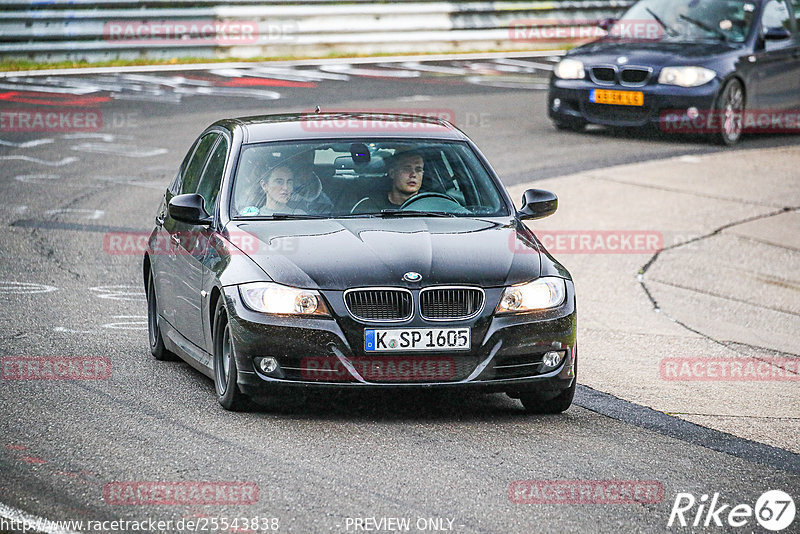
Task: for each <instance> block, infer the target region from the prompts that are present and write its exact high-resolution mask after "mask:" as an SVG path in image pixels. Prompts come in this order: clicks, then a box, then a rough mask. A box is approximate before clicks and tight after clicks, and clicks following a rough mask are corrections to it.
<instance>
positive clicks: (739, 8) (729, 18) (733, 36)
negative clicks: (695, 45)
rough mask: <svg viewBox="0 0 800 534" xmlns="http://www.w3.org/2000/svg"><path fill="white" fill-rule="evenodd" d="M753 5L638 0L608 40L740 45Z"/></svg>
mask: <svg viewBox="0 0 800 534" xmlns="http://www.w3.org/2000/svg"><path fill="white" fill-rule="evenodd" d="M755 11H756V4H755V3H753V2H751V1H747V0H641V1H640V2H637V3H636V4H635V5H634V6H632V7H631V8H630V9H629V10H628V11H627V12H626V13H625V15H623V16H622V18H621V19H620V20H619V21H617V23H616V24H615V25H614V27H612V28H611V29H610V30H609V36H610V37H612V38H614V37H621V38H625V37H626V36H628V37H629V36H634V37H636V36H642V37H643V38H644V39H646V40H656V41H683V42H686V41H689V42H692V41H703V40H708V39H713V40H719V41H726V42H732V43H741V42H744V40H745V39H746V38H747V35H748V34H749V32H750V28H751V27H752V25H753V17H754V15H755Z"/></svg>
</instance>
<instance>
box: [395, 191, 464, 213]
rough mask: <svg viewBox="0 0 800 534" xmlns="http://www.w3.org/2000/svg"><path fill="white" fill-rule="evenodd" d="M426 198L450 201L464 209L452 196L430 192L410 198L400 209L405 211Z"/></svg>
mask: <svg viewBox="0 0 800 534" xmlns="http://www.w3.org/2000/svg"><path fill="white" fill-rule="evenodd" d="M425 198H444V199H446V200H449V201H450V202H453V203H455V204H458V206H459V207H463V206H461V203H460V202H459V201H458V200H456V199H454V198H453V197H451V196H450V195H448V194H446V193H437V192H436V191H428V192H426V193H419V194H416V195H414V196H413V197H411V198H409V199H408V200H406V201H405V202H403V205H402V206H400V209H401V210H404V209H406V208H407V207H408V206H410V205H411V204H413V203H414V202H416V201H418V200H422V199H425Z"/></svg>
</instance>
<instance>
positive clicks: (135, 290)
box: [89, 285, 146, 301]
mask: <svg viewBox="0 0 800 534" xmlns="http://www.w3.org/2000/svg"><path fill="white" fill-rule="evenodd" d="M89 291H92V292H94V293H95V296H97V297H99V298H101V299H110V300H131V301H142V300H146V298H145V295H144V288H141V287H139V286H133V285H112V286H96V287H90V288H89Z"/></svg>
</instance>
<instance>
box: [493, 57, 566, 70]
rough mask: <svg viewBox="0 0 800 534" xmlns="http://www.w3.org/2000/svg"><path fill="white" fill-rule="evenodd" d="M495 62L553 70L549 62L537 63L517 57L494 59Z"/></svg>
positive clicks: (527, 68) (533, 68)
mask: <svg viewBox="0 0 800 534" xmlns="http://www.w3.org/2000/svg"><path fill="white" fill-rule="evenodd" d="M494 62H495V63H499V64H501V65H513V66H515V67H522V68H524V69H526V70H546V71H551V70H553V65H551V64H549V63H538V62H533V61H522V60H519V59H505V58H503V59H495V60H494Z"/></svg>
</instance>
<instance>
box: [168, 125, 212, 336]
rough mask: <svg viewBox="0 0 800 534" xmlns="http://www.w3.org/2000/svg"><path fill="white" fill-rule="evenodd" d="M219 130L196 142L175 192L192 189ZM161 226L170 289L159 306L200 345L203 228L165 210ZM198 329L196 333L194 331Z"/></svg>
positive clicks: (178, 328) (180, 192) (206, 160)
mask: <svg viewBox="0 0 800 534" xmlns="http://www.w3.org/2000/svg"><path fill="white" fill-rule="evenodd" d="M220 137H221V136H220V134H219V133H216V132H211V133H208V134H206V135H204V136H203V137H202V138H201V139H200V141H199V142H198V143H197V148H196V149H195V151H194V154H193V155H192V158H191V160H190V161H189V163H188V164H187V166H186V170H185V171H184V173H183V180H182V182H181V187H180V190H179V194H181V195H185V194H188V193H196V192H197V189H198V186H199V184H200V179H201V178H202V176H203V171H204V170H205V167H206V163H207V162H208V160H209V156H210V154H211V153H212V152H213V149H214V147H215V145H216V144H217V142H218V141H219V139H220ZM164 229H165V231H166V232H167V234H168V236H169V243H168V246H169V247H170V250H171V253H170V254H169V255H168V257H169V259H170V262H171V263H170V266H169V269H170V274H171V276H170V277H169V278H170V280H171V286H172V288H171V289H172V292H171V293H168V295H169V296H170V297H171V299H170V301H168V302H165V301H164V300H163V299H162V302H161V307H162V308H166V307H170V306H171V307H172V308H173V310H172V313H173V322H172V325H173V326H174V327H175V328H176V329H177V330H178V332H180V333H181V335H183V337H185V338H186V339H188V340H189V341H191V342H192V343H194V344H196V345H198V346H202V324H201V323H200V319H201V314H200V285H201V283H202V271H201V268H200V265H201V261H202V257H203V254H204V252H205V248H206V247H205V243H204V233H203V230H204V228H203V227H201V226H195V225H191V224H188V223H184V222H180V221H177V220H175V219H173V218H172V217H170V216H169V213H167V215H166V218H165V219H164ZM198 332H200V335H198Z"/></svg>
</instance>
